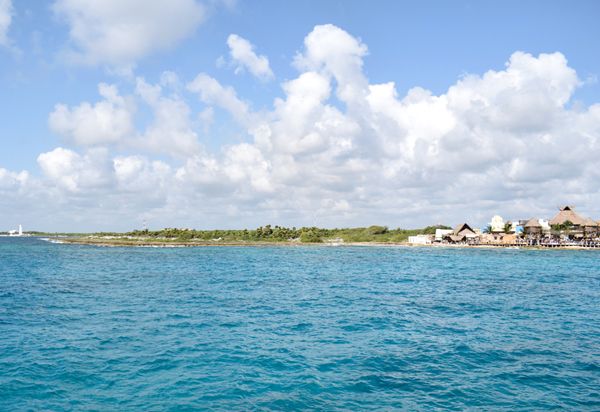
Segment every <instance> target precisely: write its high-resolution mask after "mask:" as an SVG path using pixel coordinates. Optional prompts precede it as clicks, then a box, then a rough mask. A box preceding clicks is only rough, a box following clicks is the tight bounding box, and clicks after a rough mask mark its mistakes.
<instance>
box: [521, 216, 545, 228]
mask: <svg viewBox="0 0 600 412" xmlns="http://www.w3.org/2000/svg"><path fill="white" fill-rule="evenodd" d="M523 227H528V228H532V227H539V228H540V229H541V228H542V225H541V224H540V222H539V220H538V219H536V218H535V217H533V218H531V219H529V220H528V221H527V223H525V225H523Z"/></svg>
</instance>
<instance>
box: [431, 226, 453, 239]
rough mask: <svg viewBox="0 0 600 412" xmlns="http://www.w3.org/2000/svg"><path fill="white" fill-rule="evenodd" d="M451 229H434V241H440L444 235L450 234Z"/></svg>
mask: <svg viewBox="0 0 600 412" xmlns="http://www.w3.org/2000/svg"><path fill="white" fill-rule="evenodd" d="M452 232H453V231H452V229H435V241H436V242H441V241H442V240H444V236H446V235H449V234H451V233H452Z"/></svg>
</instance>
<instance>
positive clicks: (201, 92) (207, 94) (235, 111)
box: [187, 73, 250, 125]
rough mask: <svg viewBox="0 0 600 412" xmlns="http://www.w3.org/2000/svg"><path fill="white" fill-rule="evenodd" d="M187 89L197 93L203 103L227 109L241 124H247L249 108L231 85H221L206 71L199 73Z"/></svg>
mask: <svg viewBox="0 0 600 412" xmlns="http://www.w3.org/2000/svg"><path fill="white" fill-rule="evenodd" d="M187 89H188V90H189V91H191V92H193V93H197V94H198V97H199V98H200V100H202V101H203V102H204V103H206V104H209V105H215V106H218V107H220V108H222V109H224V110H226V111H228V112H229V113H230V114H231V115H232V116H233V117H234V118H235V119H236V120H237V121H238V122H240V123H241V124H244V125H248V124H249V120H250V119H249V116H250V109H249V107H248V104H247V103H245V102H243V101H242V100H241V99H239V98H238V96H237V93H236V92H235V90H234V89H233V88H232V87H229V86H223V85H221V83H219V81H218V80H216V79H215V78H213V77H210V76H209V75H207V74H206V73H200V74H198V76H196V78H195V79H194V80H193V81H192V82H190V83H189V84H188V85H187Z"/></svg>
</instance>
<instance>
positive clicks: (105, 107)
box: [48, 83, 135, 146]
mask: <svg viewBox="0 0 600 412" xmlns="http://www.w3.org/2000/svg"><path fill="white" fill-rule="evenodd" d="M98 91H99V93H100V96H102V97H103V98H104V100H102V101H100V102H98V103H96V104H94V105H92V104H90V103H88V102H83V103H81V104H80V105H78V106H76V107H73V108H69V107H68V106H66V105H64V104H58V105H56V107H55V108H54V111H53V112H52V113H50V116H49V118H48V124H49V126H50V129H51V130H52V131H53V132H55V133H57V134H59V135H61V136H62V137H63V138H64V139H65V140H66V141H67V142H70V143H73V144H75V145H80V146H95V145H106V144H111V143H117V142H120V141H122V140H123V139H125V138H126V137H127V136H129V135H130V134H131V133H132V132H133V130H134V128H133V113H134V110H135V109H134V107H133V105H132V104H131V103H130V102H128V101H127V99H125V98H124V97H122V96H121V95H119V91H118V90H117V87H116V86H114V85H107V84H104V83H101V84H100V85H99V86H98Z"/></svg>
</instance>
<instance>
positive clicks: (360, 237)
mask: <svg viewBox="0 0 600 412" xmlns="http://www.w3.org/2000/svg"><path fill="white" fill-rule="evenodd" d="M436 229H450V227H449V226H443V225H437V226H427V227H425V228H423V229H389V228H388V227H387V226H376V225H374V226H369V227H359V228H343V229H322V228H318V227H302V228H296V227H292V228H288V227H282V226H271V225H266V226H260V227H258V228H256V229H242V230H195V229H177V228H166V229H161V230H147V229H144V230H133V231H131V232H127V233H115V232H99V233H93V234H81V233H79V234H76V233H60V234H59V233H42V232H29V233H30V234H32V235H35V236H48V237H52V236H61V237H65V238H66V241H72V242H76V243H103V244H113V245H128V244H132V245H139V244H162V243H166V244H171V243H172V244H187V243H189V244H246V243H278V242H279V243H282V242H301V243H322V242H328V241H330V242H340V241H343V242H345V243H354V242H361V243H362V242H377V243H400V242H406V241H407V240H408V237H409V236H413V235H417V234H428V235H432V234H435V230H436Z"/></svg>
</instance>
